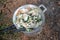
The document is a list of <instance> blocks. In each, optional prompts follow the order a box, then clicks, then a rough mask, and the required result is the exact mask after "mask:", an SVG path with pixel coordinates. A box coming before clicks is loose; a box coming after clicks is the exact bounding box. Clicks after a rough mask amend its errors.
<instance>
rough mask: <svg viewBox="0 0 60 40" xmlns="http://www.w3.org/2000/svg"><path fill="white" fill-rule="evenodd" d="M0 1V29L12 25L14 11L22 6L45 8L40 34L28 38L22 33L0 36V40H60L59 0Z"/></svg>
mask: <svg viewBox="0 0 60 40" xmlns="http://www.w3.org/2000/svg"><path fill="white" fill-rule="evenodd" d="M1 1H2V0H0V28H2V27H3V28H5V27H7V26H10V25H12V16H13V13H14V11H15V10H16V9H17V8H18V7H20V6H21V5H24V4H35V5H38V6H39V5H40V4H44V5H45V6H46V7H47V11H46V12H45V13H44V14H45V21H46V22H45V25H44V28H43V30H42V32H41V33H39V34H38V35H36V36H33V37H28V36H25V35H24V34H23V33H21V32H19V33H14V34H13V33H12V34H4V35H0V40H60V1H59V0H4V1H3V2H1Z"/></svg>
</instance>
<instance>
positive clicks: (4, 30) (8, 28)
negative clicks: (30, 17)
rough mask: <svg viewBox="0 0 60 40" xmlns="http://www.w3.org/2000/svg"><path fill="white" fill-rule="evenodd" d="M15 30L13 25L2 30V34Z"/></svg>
mask: <svg viewBox="0 0 60 40" xmlns="http://www.w3.org/2000/svg"><path fill="white" fill-rule="evenodd" d="M13 29H16V27H15V25H11V26H9V27H7V28H5V29H2V30H0V33H1V32H3V33H4V32H8V31H10V30H13Z"/></svg>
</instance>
